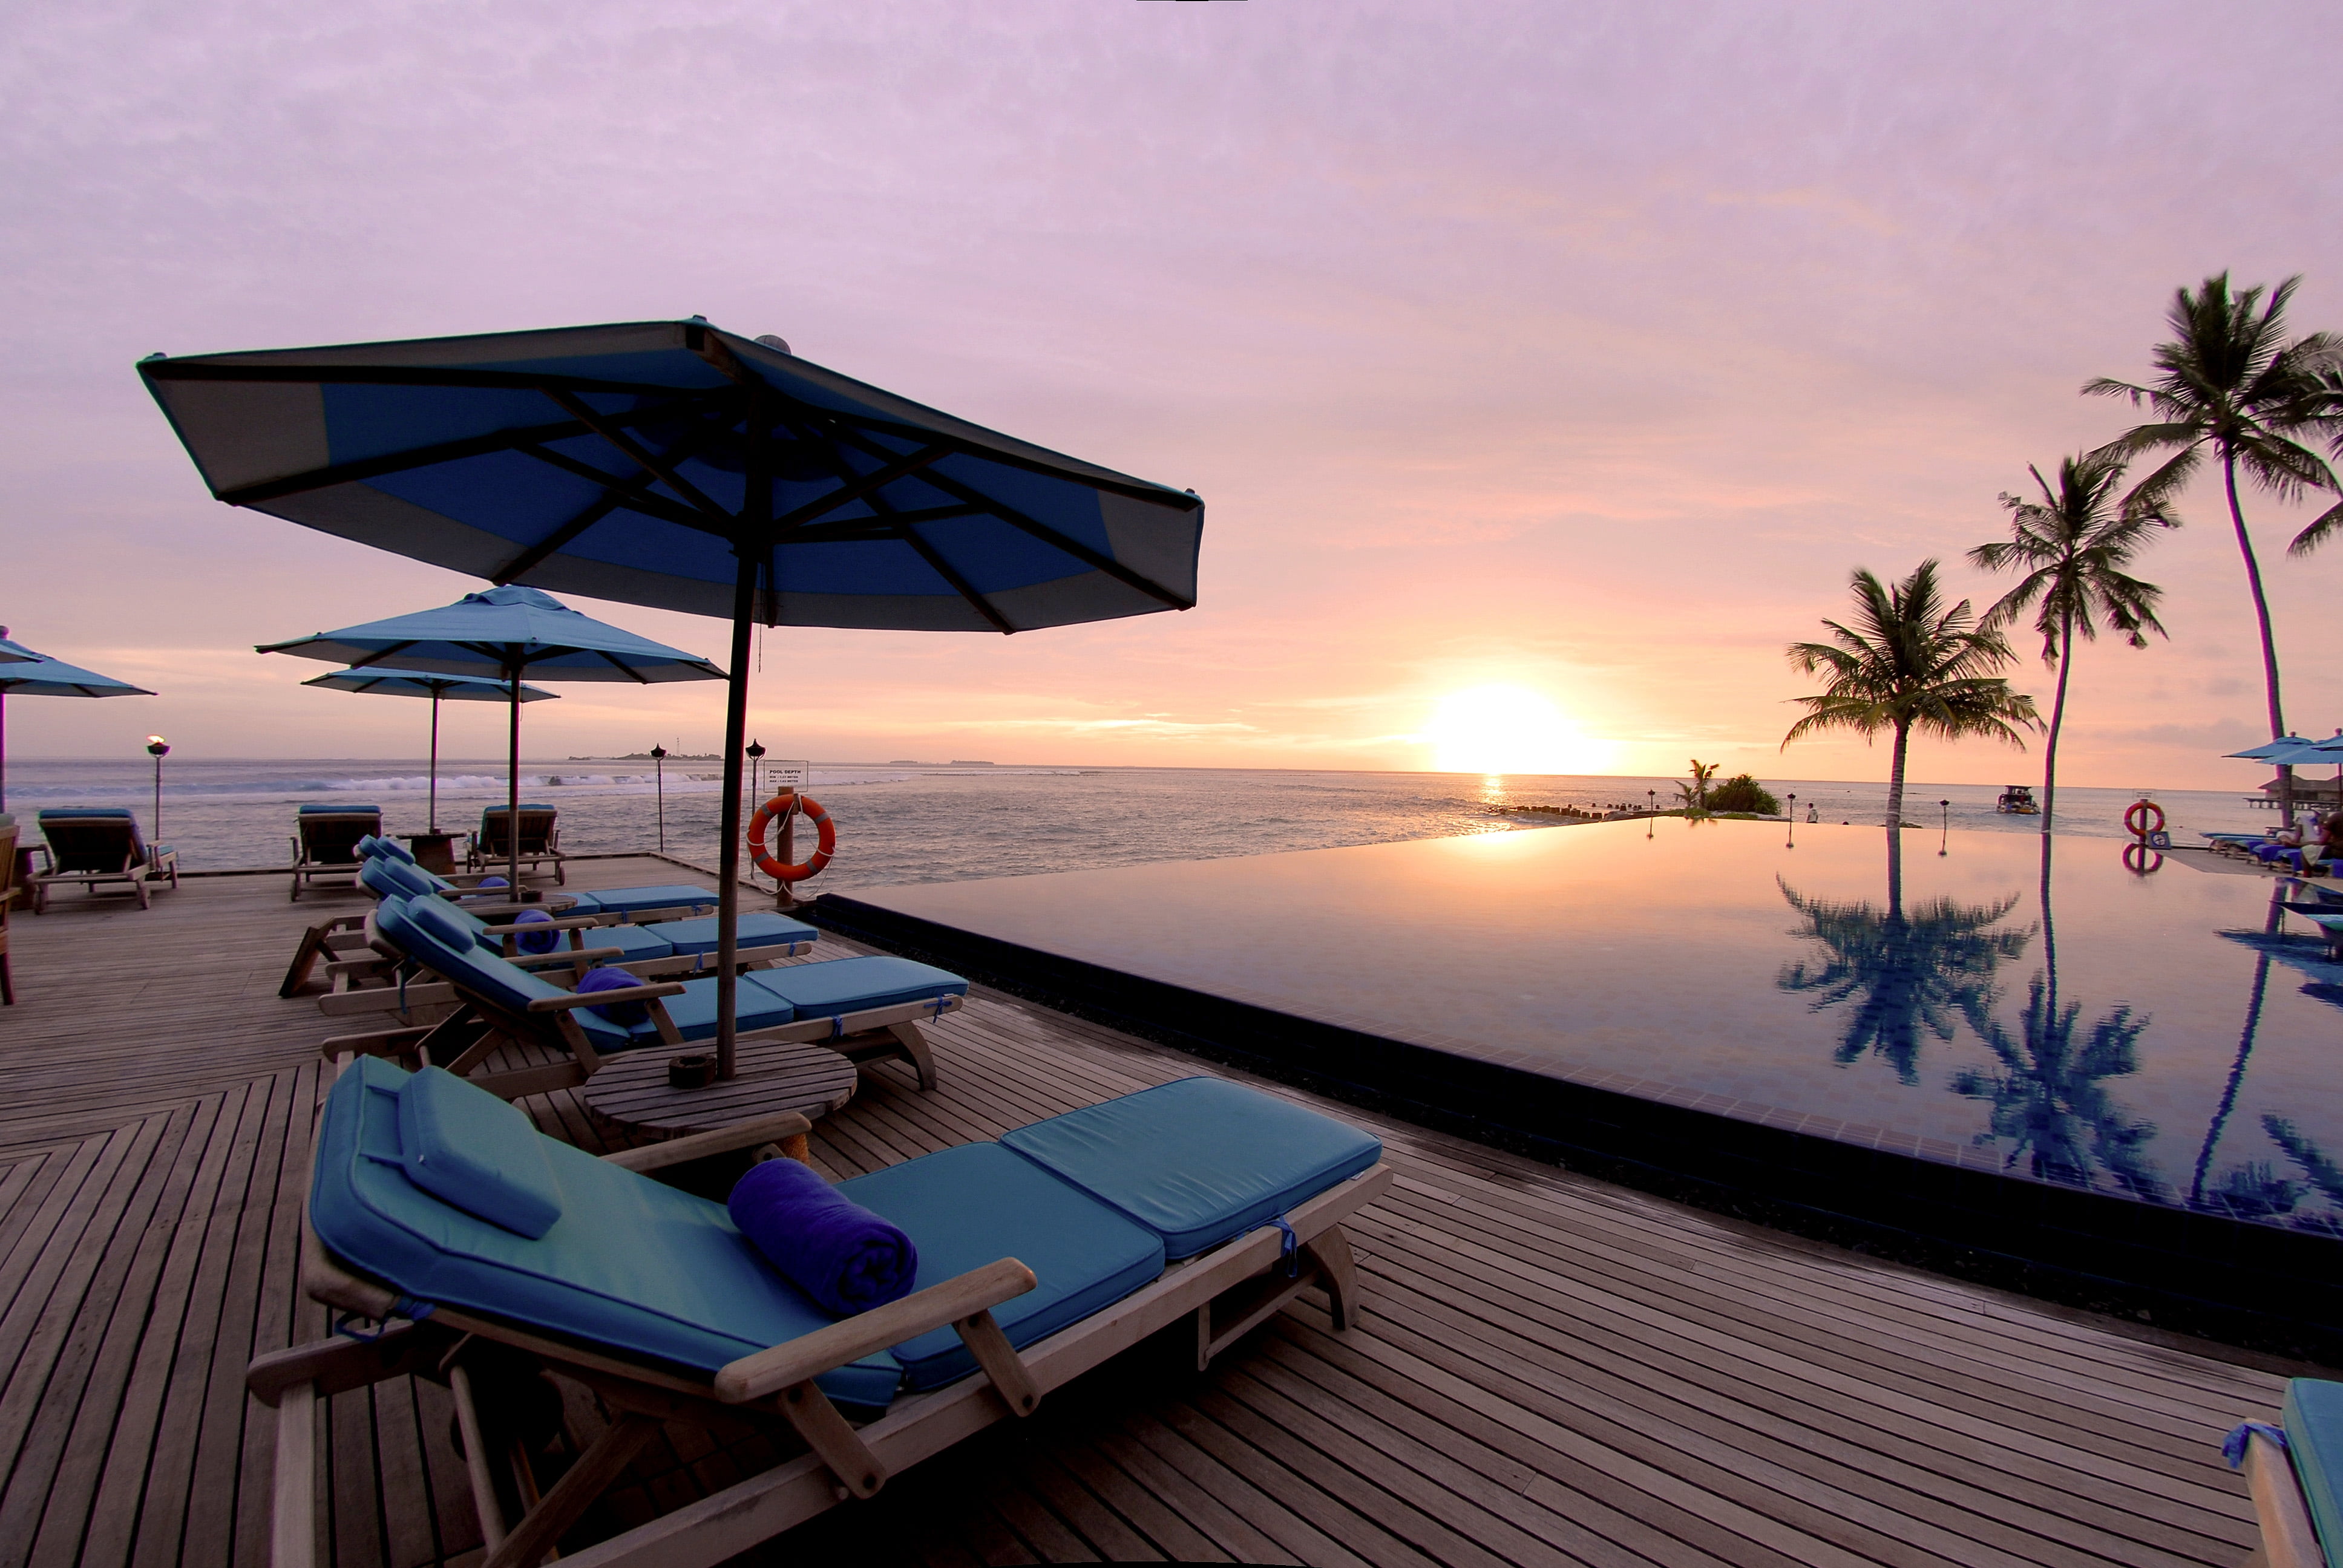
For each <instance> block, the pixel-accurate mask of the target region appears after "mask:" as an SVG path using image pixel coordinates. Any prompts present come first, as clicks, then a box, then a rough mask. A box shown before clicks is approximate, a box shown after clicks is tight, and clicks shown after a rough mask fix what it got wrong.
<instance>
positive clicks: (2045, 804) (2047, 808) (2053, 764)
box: [2042, 605, 2075, 838]
mask: <svg viewBox="0 0 2343 1568" xmlns="http://www.w3.org/2000/svg"><path fill="white" fill-rule="evenodd" d="M2074 665H2075V608H2074V607H2073V606H2072V605H2069V606H2067V607H2066V612H2065V613H2064V614H2063V615H2061V616H2060V617H2059V618H2058V695H2057V696H2056V698H2054V699H2052V700H2051V703H2050V739H2048V740H2046V741H2045V742H2044V743H2043V747H2042V836H2043V837H2044V838H2048V837H2049V836H2050V819H2051V817H2052V815H2053V811H2054V808H2055V807H2056V805H2057V801H2058V727H2059V726H2060V725H2061V724H2064V723H2065V722H2066V672H2067V671H2068V670H2070V669H2072V668H2074Z"/></svg>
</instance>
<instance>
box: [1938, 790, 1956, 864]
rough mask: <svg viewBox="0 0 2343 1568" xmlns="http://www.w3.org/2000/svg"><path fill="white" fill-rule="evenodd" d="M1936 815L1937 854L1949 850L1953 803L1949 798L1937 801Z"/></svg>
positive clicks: (1942, 853)
mask: <svg viewBox="0 0 2343 1568" xmlns="http://www.w3.org/2000/svg"><path fill="white" fill-rule="evenodd" d="M1936 815H1937V819H1938V820H1937V823H1936V833H1937V839H1936V853H1937V854H1939V855H1944V854H1948V853H1950V852H1951V845H1952V839H1953V803H1952V802H1951V801H1950V800H1939V801H1937V802H1936Z"/></svg>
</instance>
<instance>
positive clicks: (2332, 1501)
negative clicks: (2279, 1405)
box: [2280, 1377, 2343, 1563]
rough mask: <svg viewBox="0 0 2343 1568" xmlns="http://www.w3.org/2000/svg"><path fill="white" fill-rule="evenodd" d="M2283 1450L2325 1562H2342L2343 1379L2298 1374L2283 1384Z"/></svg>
mask: <svg viewBox="0 0 2343 1568" xmlns="http://www.w3.org/2000/svg"><path fill="white" fill-rule="evenodd" d="M2280 1419H2281V1420H2282V1421H2283V1422H2285V1425H2286V1445H2287V1451H2288V1453H2290V1454H2291V1455H2292V1456H2293V1459H2294V1474H2295V1479H2296V1480H2298V1481H2299V1482H2301V1483H2302V1497H2303V1501H2304V1502H2305V1503H2308V1504H2309V1506H2310V1524H2311V1528H2312V1529H2314V1530H2316V1531H2317V1532H2318V1543H2319V1545H2320V1546H2322V1547H2324V1548H2325V1549H2326V1552H2327V1560H2328V1562H2329V1563H2337V1562H2343V1382H2326V1381H2324V1380H2323V1379H2319V1378H2307V1377H2298V1378H2296V1379H2295V1380H2294V1381H2293V1382H2289V1383H2288V1384H2287V1385H2286V1413H2285V1414H2284V1415H2283V1416H2282V1417H2281V1418H2280Z"/></svg>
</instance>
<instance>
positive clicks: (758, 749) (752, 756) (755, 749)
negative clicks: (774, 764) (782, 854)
mask: <svg viewBox="0 0 2343 1568" xmlns="http://www.w3.org/2000/svg"><path fill="white" fill-rule="evenodd" d="M742 755H744V756H746V757H747V758H748V759H749V811H751V812H752V813H753V812H754V811H755V810H756V809H757V807H758V806H759V803H760V802H759V800H758V799H757V794H758V789H757V786H758V779H759V773H760V770H761V769H763V767H764V762H765V745H764V742H763V741H761V740H751V741H749V744H748V746H747V747H746V748H745V749H743V752H742ZM756 885H757V871H756V867H755V866H754V864H753V863H752V864H751V865H750V867H749V886H750V887H752V888H753V887H755V886H756Z"/></svg>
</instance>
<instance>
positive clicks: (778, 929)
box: [607, 910, 821, 957]
mask: <svg viewBox="0 0 2343 1568" xmlns="http://www.w3.org/2000/svg"><path fill="white" fill-rule="evenodd" d="M739 920H740V945H741V946H742V947H744V948H771V947H789V946H791V945H793V944H795V943H799V942H810V941H812V940H815V939H816V938H818V937H820V935H821V933H820V931H818V930H815V929H814V928H813V927H811V926H809V925H808V924H806V923H805V922H804V921H803V920H791V919H789V916H787V915H782V914H775V913H773V912H772V911H771V910H750V911H749V913H747V914H744V915H742V916H740V917H739ZM607 929H608V930H622V931H654V932H657V933H658V936H659V941H660V942H661V943H663V944H664V945H665V946H666V948H667V950H669V952H675V953H703V954H707V955H709V956H710V957H712V956H714V954H715V952H716V917H715V916H714V915H699V916H695V917H694V918H692V919H691V920H661V921H659V923H658V924H657V925H649V926H612V927H608V928H607Z"/></svg>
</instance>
